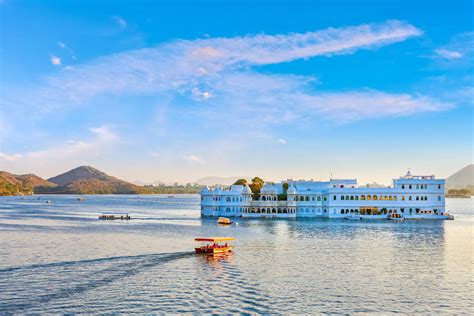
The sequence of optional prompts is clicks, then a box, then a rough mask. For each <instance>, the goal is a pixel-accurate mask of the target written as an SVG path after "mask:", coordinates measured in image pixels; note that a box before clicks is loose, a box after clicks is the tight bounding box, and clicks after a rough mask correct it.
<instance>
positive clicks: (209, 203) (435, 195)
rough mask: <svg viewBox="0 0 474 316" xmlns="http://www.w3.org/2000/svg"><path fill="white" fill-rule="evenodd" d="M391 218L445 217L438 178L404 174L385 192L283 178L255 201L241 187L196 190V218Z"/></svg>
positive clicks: (344, 183)
mask: <svg viewBox="0 0 474 316" xmlns="http://www.w3.org/2000/svg"><path fill="white" fill-rule="evenodd" d="M285 183H286V184H285ZM284 188H287V190H286V195H285V194H284ZM391 214H400V215H401V216H402V217H403V218H404V219H426V218H433V219H446V218H448V216H449V215H448V213H446V212H445V181H444V179H435V177H434V176H414V175H412V174H411V173H410V172H408V173H407V174H406V175H405V176H402V177H400V178H399V179H394V180H393V183H392V186H391V187H386V188H366V187H359V186H358V185H357V180H356V179H344V180H335V179H331V180H329V181H305V180H297V181H294V180H287V181H282V182H280V183H277V184H273V183H266V184H265V185H264V186H263V188H262V189H261V192H260V197H259V198H258V200H254V199H253V197H252V192H251V191H250V188H249V187H248V186H247V185H232V186H230V188H228V189H222V188H220V187H217V188H215V189H213V190H211V189H209V188H207V187H206V188H204V189H203V190H202V191H201V215H202V216H226V217H235V216H240V217H283V218H293V217H327V218H349V217H354V216H357V217H359V218H373V219H378V218H380V219H385V218H388V217H390V216H391Z"/></svg>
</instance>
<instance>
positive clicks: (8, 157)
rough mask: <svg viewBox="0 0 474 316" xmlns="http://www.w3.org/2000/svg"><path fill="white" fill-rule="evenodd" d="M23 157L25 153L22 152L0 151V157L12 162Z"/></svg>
mask: <svg viewBox="0 0 474 316" xmlns="http://www.w3.org/2000/svg"><path fill="white" fill-rule="evenodd" d="M21 158H23V155H21V154H11V155H8V154H4V153H0V159H2V160H5V161H10V162H12V161H17V160H20V159H21Z"/></svg>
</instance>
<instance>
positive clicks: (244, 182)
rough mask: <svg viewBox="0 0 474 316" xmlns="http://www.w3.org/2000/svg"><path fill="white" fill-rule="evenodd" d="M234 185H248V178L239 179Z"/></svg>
mask: <svg viewBox="0 0 474 316" xmlns="http://www.w3.org/2000/svg"><path fill="white" fill-rule="evenodd" d="M234 185H247V180H246V179H239V180H237V181H235V182H234Z"/></svg>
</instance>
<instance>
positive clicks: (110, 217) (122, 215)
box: [99, 213, 130, 220]
mask: <svg viewBox="0 0 474 316" xmlns="http://www.w3.org/2000/svg"><path fill="white" fill-rule="evenodd" d="M99 219H106V220H115V219H125V220H129V219H130V215H128V213H102V214H101V215H99Z"/></svg>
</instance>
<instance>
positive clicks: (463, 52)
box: [433, 32, 474, 67]
mask: <svg viewBox="0 0 474 316" xmlns="http://www.w3.org/2000/svg"><path fill="white" fill-rule="evenodd" d="M434 53H435V55H434V56H433V57H434V58H435V59H438V60H440V62H441V64H442V65H453V64H454V65H463V64H465V65H466V66H467V67H472V59H473V57H474V32H465V33H459V34H456V35H455V36H453V38H452V39H451V40H450V41H449V42H448V43H447V44H446V45H443V46H442V47H439V48H437V49H435V50H434Z"/></svg>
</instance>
